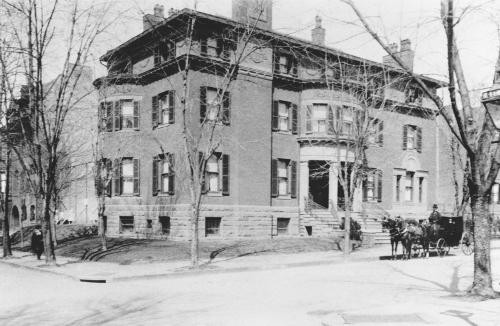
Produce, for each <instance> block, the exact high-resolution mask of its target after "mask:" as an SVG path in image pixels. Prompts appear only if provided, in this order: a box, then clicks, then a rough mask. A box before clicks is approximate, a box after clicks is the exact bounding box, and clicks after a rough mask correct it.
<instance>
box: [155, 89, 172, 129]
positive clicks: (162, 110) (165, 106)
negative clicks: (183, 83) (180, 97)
mask: <svg viewBox="0 0 500 326" xmlns="http://www.w3.org/2000/svg"><path fill="white" fill-rule="evenodd" d="M152 121H153V128H155V127H157V126H158V125H159V124H173V123H174V122H175V91H174V90H171V91H166V92H163V93H161V94H158V95H157V96H153V98H152Z"/></svg>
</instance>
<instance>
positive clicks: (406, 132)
mask: <svg viewBox="0 0 500 326" xmlns="http://www.w3.org/2000/svg"><path fill="white" fill-rule="evenodd" d="M413 149H414V150H417V151H418V152H419V153H421V152H422V128H419V127H417V126H413V125H404V126H403V150H413Z"/></svg>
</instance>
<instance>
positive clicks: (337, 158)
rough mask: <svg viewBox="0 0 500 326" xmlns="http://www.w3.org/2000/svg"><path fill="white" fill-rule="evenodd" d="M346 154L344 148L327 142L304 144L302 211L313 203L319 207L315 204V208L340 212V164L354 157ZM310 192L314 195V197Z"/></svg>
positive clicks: (301, 167)
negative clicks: (338, 203)
mask: <svg viewBox="0 0 500 326" xmlns="http://www.w3.org/2000/svg"><path fill="white" fill-rule="evenodd" d="M346 151H347V150H346V147H345V145H340V146H335V145H333V144H331V143H326V142H325V143H315V144H307V143H306V144H302V145H301V147H300V169H299V171H300V172H299V173H300V177H299V180H300V186H299V196H300V197H299V198H300V210H301V212H305V211H306V209H308V208H309V207H308V204H309V201H310V200H313V201H314V202H315V203H316V204H317V205H314V208H316V209H325V210H327V209H328V210H331V209H332V208H333V209H335V210H336V209H337V199H338V178H337V171H338V165H339V164H340V162H342V161H346V160H347V161H352V158H353V155H352V154H351V153H350V154H347V152H346ZM313 182H314V183H315V184H314V185H313V184H312V183H313ZM324 187H327V188H326V189H325V188H324ZM311 191H313V192H314V193H313V194H311ZM325 196H327V198H328V200H327V201H326V199H324V197H325ZM315 199H316V200H315ZM318 201H319V202H318Z"/></svg>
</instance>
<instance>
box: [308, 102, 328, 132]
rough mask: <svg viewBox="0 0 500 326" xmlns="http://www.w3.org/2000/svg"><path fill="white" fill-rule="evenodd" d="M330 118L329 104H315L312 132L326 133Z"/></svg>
mask: <svg viewBox="0 0 500 326" xmlns="http://www.w3.org/2000/svg"><path fill="white" fill-rule="evenodd" d="M327 119H328V106H327V105H326V104H314V106H313V111H312V119H311V120H312V132H316V133H326V130H327Z"/></svg>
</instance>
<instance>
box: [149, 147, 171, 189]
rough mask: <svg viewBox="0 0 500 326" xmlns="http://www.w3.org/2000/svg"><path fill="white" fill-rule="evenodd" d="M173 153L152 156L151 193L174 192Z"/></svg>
mask: <svg viewBox="0 0 500 326" xmlns="http://www.w3.org/2000/svg"><path fill="white" fill-rule="evenodd" d="M174 182H175V170H174V154H172V153H166V154H161V155H158V156H155V157H154V158H153V195H157V194H158V193H159V192H160V193H162V194H169V195H173V194H174V189H175V187H174V186H175V184H174Z"/></svg>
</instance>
